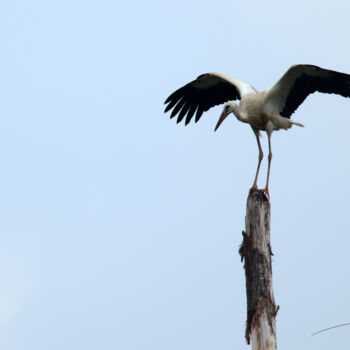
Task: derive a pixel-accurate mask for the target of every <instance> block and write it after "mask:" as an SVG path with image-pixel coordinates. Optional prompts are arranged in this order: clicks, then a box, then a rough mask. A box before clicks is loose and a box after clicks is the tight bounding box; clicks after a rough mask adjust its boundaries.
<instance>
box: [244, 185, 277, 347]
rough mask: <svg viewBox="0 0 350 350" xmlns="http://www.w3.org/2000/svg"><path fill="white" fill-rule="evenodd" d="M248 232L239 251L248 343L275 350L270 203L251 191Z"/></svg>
mask: <svg viewBox="0 0 350 350" xmlns="http://www.w3.org/2000/svg"><path fill="white" fill-rule="evenodd" d="M245 226H246V231H245V232H244V231H243V242H242V245H241V247H240V249H239V253H240V255H241V260H242V261H243V260H244V269H245V276H246V288H247V328H246V333H245V337H246V340H247V343H248V344H250V340H251V341H252V349H253V350H276V349H277V342H276V320H275V318H276V314H277V311H278V307H276V305H275V299H274V296H273V290H272V267H271V256H272V251H271V245H270V202H269V199H268V197H267V196H266V195H265V193H264V192H263V191H259V190H250V192H249V195H248V200H247V213H246V218H245Z"/></svg>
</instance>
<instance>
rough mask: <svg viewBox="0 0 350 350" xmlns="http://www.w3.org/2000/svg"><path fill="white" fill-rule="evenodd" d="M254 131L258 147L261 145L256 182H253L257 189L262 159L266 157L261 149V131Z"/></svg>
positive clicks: (254, 187)
mask: <svg viewBox="0 0 350 350" xmlns="http://www.w3.org/2000/svg"><path fill="white" fill-rule="evenodd" d="M253 131H254V135H255V137H256V141H257V143H258V147H259V163H258V167H257V169H256V174H255V179H254V183H253V186H252V188H253V189H257V188H258V185H257V181H258V175H259V170H260V164H261V161H262V159H263V157H264V153H263V151H262V149H261V144H260V139H259V131H258V130H253Z"/></svg>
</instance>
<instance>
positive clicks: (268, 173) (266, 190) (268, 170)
mask: <svg viewBox="0 0 350 350" xmlns="http://www.w3.org/2000/svg"><path fill="white" fill-rule="evenodd" d="M267 137H268V140H269V157H268V159H269V163H268V167H267V179H266V187H265V192H266V193H267V194H268V196H270V193H269V179H270V167H271V159H272V152H271V133H267Z"/></svg>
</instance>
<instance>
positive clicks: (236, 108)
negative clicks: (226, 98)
mask: <svg viewBox="0 0 350 350" xmlns="http://www.w3.org/2000/svg"><path fill="white" fill-rule="evenodd" d="M232 112H233V114H234V115H235V116H236V118H237V119H238V120H240V121H241V122H243V123H248V120H247V118H245V117H244V115H243V114H242V113H241V112H240V111H239V106H238V105H237V104H235V105H233V106H232Z"/></svg>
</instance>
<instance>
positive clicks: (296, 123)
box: [289, 120, 304, 128]
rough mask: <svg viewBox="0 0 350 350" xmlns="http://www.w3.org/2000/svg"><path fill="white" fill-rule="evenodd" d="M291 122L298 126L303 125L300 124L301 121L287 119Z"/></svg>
mask: <svg viewBox="0 0 350 350" xmlns="http://www.w3.org/2000/svg"><path fill="white" fill-rule="evenodd" d="M289 121H290V122H291V123H292V124H294V125H298V126H301V127H302V128H303V127H304V125H303V124H301V123H298V122H295V121H294V120H289Z"/></svg>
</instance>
